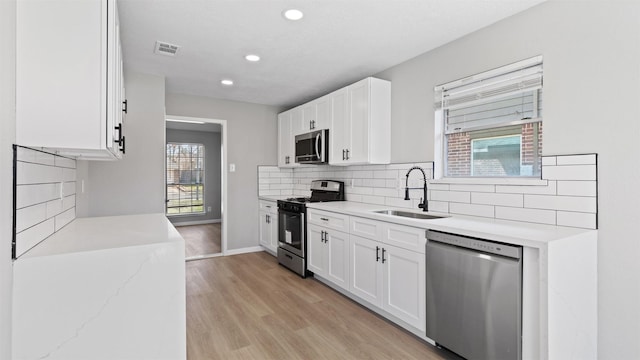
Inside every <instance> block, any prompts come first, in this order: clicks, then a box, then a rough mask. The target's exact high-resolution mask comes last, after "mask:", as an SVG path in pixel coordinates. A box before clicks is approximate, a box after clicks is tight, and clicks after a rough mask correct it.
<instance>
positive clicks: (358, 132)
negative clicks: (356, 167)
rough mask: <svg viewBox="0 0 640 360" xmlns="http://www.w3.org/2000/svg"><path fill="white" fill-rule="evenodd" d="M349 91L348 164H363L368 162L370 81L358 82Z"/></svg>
mask: <svg viewBox="0 0 640 360" xmlns="http://www.w3.org/2000/svg"><path fill="white" fill-rule="evenodd" d="M347 89H348V90H349V126H350V127H349V133H350V135H351V136H350V138H349V140H350V141H349V145H348V146H347V150H348V156H347V162H348V163H365V162H368V160H369V100H370V99H369V90H370V80H369V79H365V80H362V81H359V82H357V83H355V84H353V85H351V86H349V87H348V88H347Z"/></svg>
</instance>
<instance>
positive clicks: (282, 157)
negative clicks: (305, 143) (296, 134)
mask: <svg viewBox="0 0 640 360" xmlns="http://www.w3.org/2000/svg"><path fill="white" fill-rule="evenodd" d="M292 150H293V137H292V132H291V112H290V111H287V112H283V113H281V114H279V115H278V166H279V167H292V166H293V164H295V159H294V158H293V151H292Z"/></svg>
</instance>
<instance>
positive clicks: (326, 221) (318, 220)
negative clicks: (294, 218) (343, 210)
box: [307, 209, 349, 233]
mask: <svg viewBox="0 0 640 360" xmlns="http://www.w3.org/2000/svg"><path fill="white" fill-rule="evenodd" d="M307 216H308V218H307V222H308V223H310V224H316V225H320V226H323V227H325V228H328V229H334V230H338V231H343V232H346V233H348V232H349V215H344V214H338V213H333V212H329V211H322V210H313V209H309V210H308V211H307Z"/></svg>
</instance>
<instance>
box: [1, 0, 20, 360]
mask: <svg viewBox="0 0 640 360" xmlns="http://www.w3.org/2000/svg"><path fill="white" fill-rule="evenodd" d="M0 44H2V51H0V199H2V201H0V240H2V241H0V244H2V246H0V359H10V358H11V296H12V287H11V283H12V278H13V267H12V262H11V247H10V246H9V244H10V242H11V236H12V233H13V220H12V219H13V202H12V201H11V198H12V194H13V172H12V170H11V169H12V168H13V152H12V150H11V145H12V144H13V143H14V142H15V140H16V107H15V99H16V91H15V88H16V72H15V66H16V2H15V0H6V1H5V0H2V1H0Z"/></svg>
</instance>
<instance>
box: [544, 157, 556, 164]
mask: <svg viewBox="0 0 640 360" xmlns="http://www.w3.org/2000/svg"><path fill="white" fill-rule="evenodd" d="M553 165H556V157H555V156H543V157H542V166H553Z"/></svg>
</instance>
